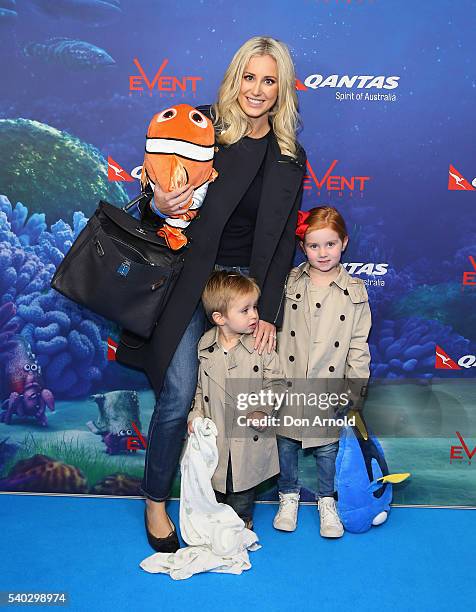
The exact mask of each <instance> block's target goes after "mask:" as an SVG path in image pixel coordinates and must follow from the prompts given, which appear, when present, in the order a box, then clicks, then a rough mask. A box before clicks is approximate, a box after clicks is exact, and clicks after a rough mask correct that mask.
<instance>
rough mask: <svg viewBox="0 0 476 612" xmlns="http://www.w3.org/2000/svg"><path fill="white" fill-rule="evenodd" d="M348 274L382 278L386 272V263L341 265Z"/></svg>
mask: <svg viewBox="0 0 476 612" xmlns="http://www.w3.org/2000/svg"><path fill="white" fill-rule="evenodd" d="M342 266H343V267H344V268H345V269H346V270H347V272H348V273H349V274H357V275H360V274H369V275H373V276H383V275H385V274H387V272H388V269H387V268H388V263H343V264H342Z"/></svg>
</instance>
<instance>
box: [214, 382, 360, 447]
mask: <svg viewBox="0 0 476 612" xmlns="http://www.w3.org/2000/svg"><path fill="white" fill-rule="evenodd" d="M366 384H367V381H366V380H359V381H355V380H350V379H342V378H339V379H313V380H309V379H287V380H285V379H271V380H266V379H265V380H263V379H260V378H258V377H257V378H256V379H252V378H248V379H228V380H227V381H226V389H225V391H226V393H225V395H226V397H227V399H226V400H225V404H226V408H225V427H226V431H227V435H228V436H230V437H233V438H247V437H250V436H251V437H253V439H255V434H256V430H258V431H260V432H262V434H263V435H269V436H273V435H275V434H276V433H279V434H280V435H284V436H288V437H291V438H292V437H295V436H298V437H299V438H313V439H314V438H321V439H327V438H330V437H332V438H333V437H335V436H337V437H338V435H339V431H340V429H341V428H343V427H354V426H356V424H357V419H358V417H357V416H356V413H355V412H354V411H355V410H360V409H361V408H362V405H363V396H364V395H365V391H366ZM351 411H352V412H351Z"/></svg>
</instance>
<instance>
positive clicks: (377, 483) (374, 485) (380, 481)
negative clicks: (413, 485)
mask: <svg viewBox="0 0 476 612" xmlns="http://www.w3.org/2000/svg"><path fill="white" fill-rule="evenodd" d="M410 476H411V474H410V472H405V473H403V474H387V475H386V476H382V477H381V478H376V479H375V480H373V481H372V482H371V483H370V484H369V487H368V490H369V491H370V492H373V491H376V490H377V489H380V487H381V486H382V485H384V484H385V483H386V482H390V483H392V484H398V483H399V482H403V481H404V480H406V479H407V478H409V477H410Z"/></svg>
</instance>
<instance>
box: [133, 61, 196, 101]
mask: <svg viewBox="0 0 476 612" xmlns="http://www.w3.org/2000/svg"><path fill="white" fill-rule="evenodd" d="M168 63H169V60H168V59H164V61H163V62H162V63H161V64H160V66H159V69H158V70H157V72H156V73H155V75H154V76H152V78H151V79H149V77H148V76H147V74H146V72H145V70H144V68H143V67H142V65H141V63H140V62H139V60H138V59H137V57H135V58H134V64H135V65H136V67H137V69H138V71H139V74H134V75H129V91H131V92H132V91H139V92H141V93H142V92H143V91H148V92H149V95H150V96H151V95H152V92H153V91H154V90H156V91H158V92H160V95H161V96H163V95H164V94H165V95H168V96H169V97H174V96H175V94H176V93H182V96H185V94H186V93H190V92H191V93H193V94H194V95H195V93H196V91H197V82H198V81H203V78H202V77H200V76H183V77H176V76H169V75H167V76H166V75H163V74H162V73H163V71H164V69H165V67H166V66H167V64H168Z"/></svg>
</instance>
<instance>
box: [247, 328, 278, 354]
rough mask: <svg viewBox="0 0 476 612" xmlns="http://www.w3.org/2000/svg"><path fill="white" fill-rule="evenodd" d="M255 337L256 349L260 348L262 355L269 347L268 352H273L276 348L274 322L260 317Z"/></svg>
mask: <svg viewBox="0 0 476 612" xmlns="http://www.w3.org/2000/svg"><path fill="white" fill-rule="evenodd" d="M253 338H255V345H254V349H255V351H256V349H258V353H259V354H260V355H261V353H262V352H263V351H264V349H265V347H267V348H268V353H271V351H274V350H275V348H276V327H275V326H274V325H273V324H272V323H268V322H267V321H262V320H261V319H260V320H259V321H258V325H257V326H256V329H255V331H254V333H253Z"/></svg>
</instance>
